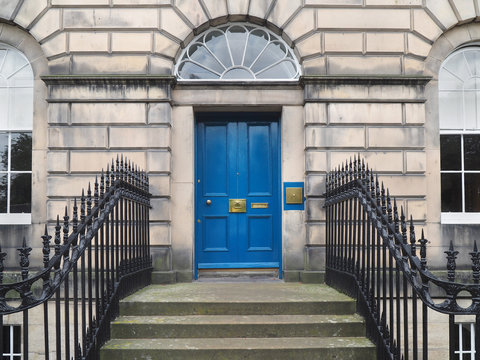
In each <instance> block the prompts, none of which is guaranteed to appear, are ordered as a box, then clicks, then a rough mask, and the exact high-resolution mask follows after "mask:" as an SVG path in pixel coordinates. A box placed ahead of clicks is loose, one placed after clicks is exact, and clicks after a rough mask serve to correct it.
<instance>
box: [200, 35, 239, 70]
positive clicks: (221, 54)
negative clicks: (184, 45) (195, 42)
mask: <svg viewBox="0 0 480 360" xmlns="http://www.w3.org/2000/svg"><path fill="white" fill-rule="evenodd" d="M205 44H206V45H207V47H208V48H209V49H210V51H211V52H212V53H213V54H215V56H216V57H217V58H218V60H220V61H221V62H222V63H223V65H225V66H226V67H227V68H228V67H230V66H232V60H231V58H230V54H229V52H228V45H227V39H225V35H223V33H222V32H221V31H218V30H215V31H211V32H209V33H208V34H207V36H205Z"/></svg>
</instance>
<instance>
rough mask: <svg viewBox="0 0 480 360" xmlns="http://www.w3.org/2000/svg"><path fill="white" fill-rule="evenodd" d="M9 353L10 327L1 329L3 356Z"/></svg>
mask: <svg viewBox="0 0 480 360" xmlns="http://www.w3.org/2000/svg"><path fill="white" fill-rule="evenodd" d="M9 352H10V326H4V327H3V354H7V353H9Z"/></svg>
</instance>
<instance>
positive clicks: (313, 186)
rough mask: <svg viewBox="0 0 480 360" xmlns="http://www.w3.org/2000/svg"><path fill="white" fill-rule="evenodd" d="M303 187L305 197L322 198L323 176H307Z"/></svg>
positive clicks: (323, 191) (323, 189)
mask: <svg viewBox="0 0 480 360" xmlns="http://www.w3.org/2000/svg"><path fill="white" fill-rule="evenodd" d="M305 187H306V188H305V194H306V195H307V196H322V195H323V194H324V193H325V175H312V174H310V175H307V179H306V184H305Z"/></svg>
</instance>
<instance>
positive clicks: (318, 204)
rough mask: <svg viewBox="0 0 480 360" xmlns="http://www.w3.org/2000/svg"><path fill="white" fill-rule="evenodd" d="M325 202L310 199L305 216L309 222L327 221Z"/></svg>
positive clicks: (307, 202)
mask: <svg viewBox="0 0 480 360" xmlns="http://www.w3.org/2000/svg"><path fill="white" fill-rule="evenodd" d="M323 204H324V200H323V199H315V198H309V199H307V201H306V204H305V205H306V206H305V216H306V219H307V221H325V209H324V208H323Z"/></svg>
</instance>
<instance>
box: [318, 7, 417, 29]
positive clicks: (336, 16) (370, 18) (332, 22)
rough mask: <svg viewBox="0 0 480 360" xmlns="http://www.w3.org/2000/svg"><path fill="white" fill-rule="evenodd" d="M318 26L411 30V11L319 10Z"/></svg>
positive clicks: (326, 27)
mask: <svg viewBox="0 0 480 360" xmlns="http://www.w3.org/2000/svg"><path fill="white" fill-rule="evenodd" d="M317 26H318V27H320V28H322V29H335V30H337V29H352V30H357V29H382V30H387V29H398V30H400V29H403V30H409V29H410V10H409V9H334V8H324V9H319V10H317Z"/></svg>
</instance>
